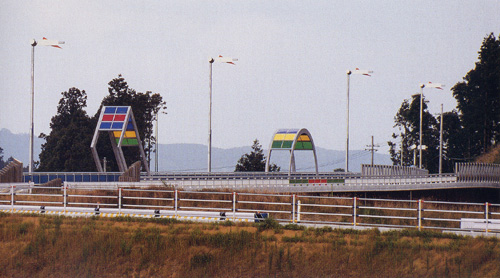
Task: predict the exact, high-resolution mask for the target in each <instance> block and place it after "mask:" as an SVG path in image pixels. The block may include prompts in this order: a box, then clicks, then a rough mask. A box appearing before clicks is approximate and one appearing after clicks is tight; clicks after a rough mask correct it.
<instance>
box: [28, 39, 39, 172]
mask: <svg viewBox="0 0 500 278" xmlns="http://www.w3.org/2000/svg"><path fill="white" fill-rule="evenodd" d="M36 45H37V43H36V41H35V40H34V39H33V40H32V41H31V46H32V48H31V115H30V118H31V125H30V149H29V152H30V164H29V172H30V173H33V171H34V169H33V144H34V143H33V141H34V136H35V134H34V132H35V124H34V121H33V119H34V112H35V46H36Z"/></svg>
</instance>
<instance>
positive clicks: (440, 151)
mask: <svg viewBox="0 0 500 278" xmlns="http://www.w3.org/2000/svg"><path fill="white" fill-rule="evenodd" d="M443 120H444V119H443V104H442V103H441V117H440V119H439V174H442V173H443Z"/></svg>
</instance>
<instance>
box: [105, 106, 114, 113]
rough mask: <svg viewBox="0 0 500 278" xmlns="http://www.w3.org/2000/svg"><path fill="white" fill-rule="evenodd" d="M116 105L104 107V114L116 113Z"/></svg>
mask: <svg viewBox="0 0 500 278" xmlns="http://www.w3.org/2000/svg"><path fill="white" fill-rule="evenodd" d="M115 111H116V107H106V109H104V114H115Z"/></svg>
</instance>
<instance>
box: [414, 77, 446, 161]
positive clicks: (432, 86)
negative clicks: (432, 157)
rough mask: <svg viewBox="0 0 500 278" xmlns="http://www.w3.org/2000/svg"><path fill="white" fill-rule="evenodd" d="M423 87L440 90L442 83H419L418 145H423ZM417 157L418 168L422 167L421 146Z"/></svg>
mask: <svg viewBox="0 0 500 278" xmlns="http://www.w3.org/2000/svg"><path fill="white" fill-rule="evenodd" d="M425 87H429V88H436V89H439V90H442V89H443V87H444V85H443V84H439V83H432V82H428V83H426V84H420V130H419V139H418V144H419V145H420V146H423V142H422V114H423V112H422V111H423V103H424V101H423V99H424V88H425ZM418 155H419V158H418V161H419V162H418V168H420V169H422V148H420V149H419V153H418Z"/></svg>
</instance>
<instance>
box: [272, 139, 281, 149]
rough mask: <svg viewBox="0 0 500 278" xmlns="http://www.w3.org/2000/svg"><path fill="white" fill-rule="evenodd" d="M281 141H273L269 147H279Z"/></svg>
mask: <svg viewBox="0 0 500 278" xmlns="http://www.w3.org/2000/svg"><path fill="white" fill-rule="evenodd" d="M282 143H283V141H273V145H272V147H271V148H273V149H281V144H282Z"/></svg>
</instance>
